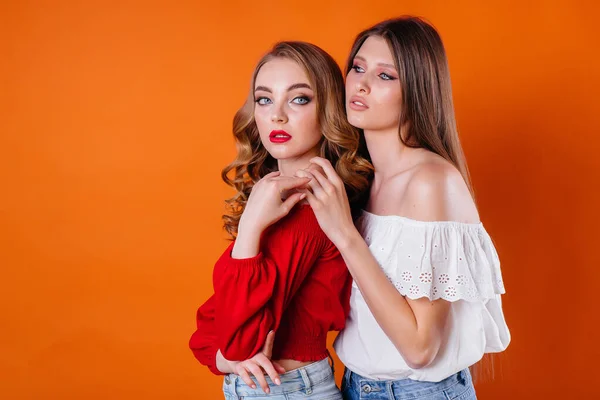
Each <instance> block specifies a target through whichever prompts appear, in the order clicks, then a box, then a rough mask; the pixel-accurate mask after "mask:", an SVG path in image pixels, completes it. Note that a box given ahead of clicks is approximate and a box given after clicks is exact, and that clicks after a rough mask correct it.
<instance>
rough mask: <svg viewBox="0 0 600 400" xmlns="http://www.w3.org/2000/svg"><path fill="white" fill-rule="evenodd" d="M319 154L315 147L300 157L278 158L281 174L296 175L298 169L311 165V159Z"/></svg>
mask: <svg viewBox="0 0 600 400" xmlns="http://www.w3.org/2000/svg"><path fill="white" fill-rule="evenodd" d="M318 155H319V152H318V151H317V149H314V150H312V151H309V152H308V153H305V154H302V155H301V156H298V157H293V158H285V159H282V160H277V167H278V169H279V172H281V176H294V174H295V173H296V171H298V170H300V169H304V168H307V167H308V166H309V165H310V160H311V159H312V158H313V157H316V156H318Z"/></svg>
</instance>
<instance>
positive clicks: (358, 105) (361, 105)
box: [348, 96, 369, 111]
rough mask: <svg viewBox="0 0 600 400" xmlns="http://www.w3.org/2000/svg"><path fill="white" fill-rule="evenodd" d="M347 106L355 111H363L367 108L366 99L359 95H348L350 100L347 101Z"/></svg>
mask: <svg viewBox="0 0 600 400" xmlns="http://www.w3.org/2000/svg"><path fill="white" fill-rule="evenodd" d="M348 106H349V107H350V108H351V109H353V110H356V111H364V110H366V109H368V108H369V106H368V105H367V101H366V100H365V99H364V98H362V97H360V96H352V97H350V101H349V102H348Z"/></svg>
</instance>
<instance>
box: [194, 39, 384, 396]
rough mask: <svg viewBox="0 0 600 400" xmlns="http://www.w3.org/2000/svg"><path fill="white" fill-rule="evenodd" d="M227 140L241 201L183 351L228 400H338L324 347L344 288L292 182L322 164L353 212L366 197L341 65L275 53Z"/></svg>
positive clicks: (290, 50) (298, 46)
mask: <svg viewBox="0 0 600 400" xmlns="http://www.w3.org/2000/svg"><path fill="white" fill-rule="evenodd" d="M233 132H234V137H235V140H236V143H237V148H238V155H237V158H236V160H235V161H234V162H233V163H231V164H230V165H229V166H227V167H226V168H225V169H224V170H223V173H222V176H223V179H224V180H225V182H226V183H227V184H229V185H231V186H232V187H234V188H235V189H236V191H237V193H236V195H235V196H234V197H233V198H231V199H229V200H228V201H227V203H228V205H229V206H230V207H229V213H228V214H227V215H225V216H224V223H225V228H226V230H227V232H229V234H230V235H231V236H232V237H233V238H234V239H235V240H234V241H233V242H232V243H231V245H230V246H229V247H228V248H227V249H226V250H225V252H224V253H223V255H222V256H221V257H220V258H219V260H218V261H217V263H216V264H215V267H214V272H213V285H214V291H215V293H214V295H213V296H212V297H210V298H209V299H208V300H207V301H206V302H205V303H204V304H203V305H202V306H201V307H200V308H199V310H198V313H197V330H196V332H194V334H193V335H192V337H191V339H190V348H191V349H192V351H193V352H194V355H195V356H196V358H197V359H198V360H199V361H200V362H201V363H202V364H204V365H206V366H208V368H210V370H211V371H212V372H213V373H215V374H224V375H226V377H225V379H224V384H223V390H224V393H225V397H226V398H228V399H237V398H239V397H245V396H252V398H253V399H255V400H256V399H260V398H261V397H262V396H265V397H269V394H270V395H271V396H274V395H278V394H279V395H282V396H286V398H288V399H292V398H302V399H313V398H314V399H324V398H327V399H338V398H339V399H341V394H340V392H339V390H338V388H337V387H336V385H335V381H334V377H333V373H332V369H331V367H330V366H329V362H328V358H327V357H328V352H327V349H326V339H327V332H328V331H331V330H341V329H342V328H343V327H344V325H345V321H346V317H347V315H348V312H349V296H350V285H351V278H350V275H349V273H348V269H347V268H346V265H345V263H344V261H343V260H342V257H341V256H340V254H339V252H338V250H337V249H336V247H335V246H334V245H333V244H332V242H331V241H330V240H329V239H328V238H327V236H326V235H325V234H324V233H323V231H322V230H321V229H320V227H319V224H318V222H317V220H316V218H315V215H314V213H313V211H312V208H311V207H310V206H309V205H308V204H306V202H305V200H304V196H305V195H304V194H301V193H300V192H299V190H302V189H303V188H305V187H307V186H306V185H307V183H308V182H309V178H298V177H295V176H294V174H295V173H296V172H297V171H299V170H301V169H304V168H307V167H308V166H309V164H310V160H311V159H312V158H313V157H315V156H320V157H324V158H326V159H328V160H329V161H330V162H331V163H332V164H333V165H334V166H335V168H336V171H337V172H338V173H339V175H340V177H341V178H342V179H343V181H344V183H345V187H346V191H347V193H348V196H349V198H350V199H351V201H352V202H353V203H358V202H359V201H360V199H361V197H362V195H363V194H364V193H365V192H366V189H367V188H368V177H369V175H370V174H371V173H372V168H371V164H370V163H369V162H368V161H367V159H365V158H363V157H362V156H361V155H360V153H361V149H362V148H363V147H362V146H361V144H360V142H359V133H358V131H357V129H356V128H354V127H352V126H351V125H350V124H349V123H348V121H347V119H346V116H345V108H344V81H343V76H342V73H341V71H340V69H339V67H338V65H337V64H336V62H335V61H334V60H333V59H332V58H331V56H329V55H328V54H327V53H326V52H324V51H323V50H321V49H320V48H318V47H317V46H314V45H312V44H309V43H304V42H282V43H278V44H276V45H275V46H274V47H273V49H272V50H271V51H270V52H269V53H268V54H266V55H265V56H264V57H263V58H262V59H261V60H260V61H259V63H258V65H257V67H256V69H255V71H254V75H253V78H252V86H251V92H250V94H249V97H248V99H247V101H246V103H245V104H244V106H243V107H242V108H241V109H240V110H239V111H238V112H237V114H236V116H235V118H234V123H233ZM265 342H266V343H267V344H266V345H265V348H263V347H262V346H263V345H262V344H263V343H265ZM271 347H272V353H271ZM269 359H272V360H273V362H272V363H271V362H270V361H269ZM285 371H288V372H285ZM265 373H266V374H267V376H265ZM279 374H281V375H279ZM251 375H253V376H251ZM257 385H258V386H260V387H261V389H259V388H257ZM265 393H266V395H265Z"/></svg>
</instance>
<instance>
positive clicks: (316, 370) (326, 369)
mask: <svg viewBox="0 0 600 400" xmlns="http://www.w3.org/2000/svg"><path fill="white" fill-rule="evenodd" d="M280 377H281V385H280V386H277V385H275V384H274V383H273V381H271V378H269V377H268V376H265V379H266V380H267V383H268V384H269V388H270V389H271V393H270V394H266V393H265V392H263V391H262V389H261V387H260V386H259V385H258V382H257V381H256V378H255V377H254V376H252V380H254V383H255V384H256V389H252V388H251V387H249V386H248V385H246V383H244V381H243V380H242V379H241V378H240V377H239V376H237V375H235V374H229V375H227V376H225V379H224V381H223V393H224V394H225V399H226V400H242V399H252V400H262V399H270V400H296V399H315V400H342V394H341V393H340V390H339V389H338V387H337V386H336V385H335V378H334V376H333V368H332V367H331V366H330V365H329V359H328V358H325V359H323V360H321V361H317V362H315V363H312V364H309V365H307V366H306V367H302V368H298V369H295V370H292V371H289V372H286V373H285V374H282V375H280Z"/></svg>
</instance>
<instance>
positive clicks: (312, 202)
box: [300, 189, 321, 211]
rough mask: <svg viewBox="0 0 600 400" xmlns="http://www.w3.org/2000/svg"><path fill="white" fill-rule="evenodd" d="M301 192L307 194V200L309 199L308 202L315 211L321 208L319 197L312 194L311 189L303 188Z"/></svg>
mask: <svg viewBox="0 0 600 400" xmlns="http://www.w3.org/2000/svg"><path fill="white" fill-rule="evenodd" d="M300 192H301V193H302V194H305V195H306V201H308V204H309V205H310V207H311V208H312V209H313V211H316V210H319V209H320V207H321V201H320V200H319V199H317V196H315V195H314V194H312V193H311V191H310V190H308V189H302V190H301V191H300Z"/></svg>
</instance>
